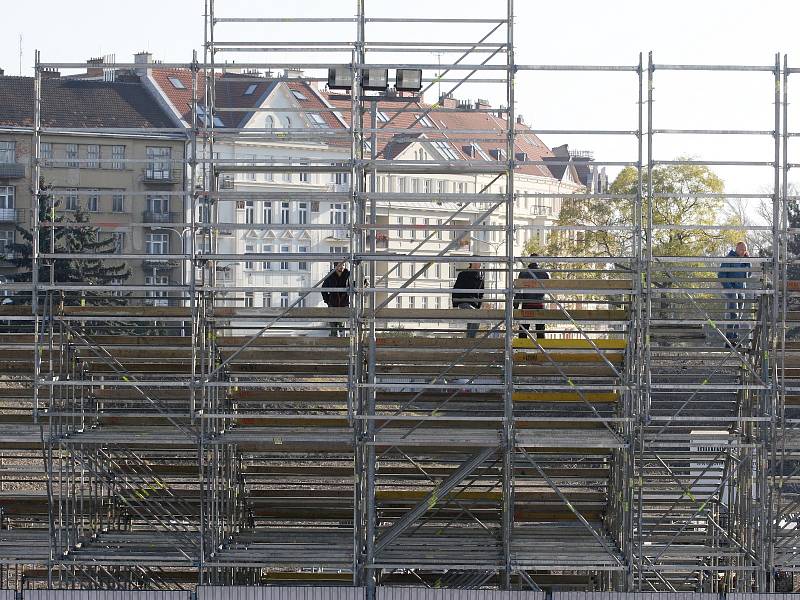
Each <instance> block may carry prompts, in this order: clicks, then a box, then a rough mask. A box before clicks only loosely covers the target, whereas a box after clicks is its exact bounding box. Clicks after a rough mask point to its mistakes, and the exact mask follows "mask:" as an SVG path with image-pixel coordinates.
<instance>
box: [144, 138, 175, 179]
mask: <svg viewBox="0 0 800 600" xmlns="http://www.w3.org/2000/svg"><path fill="white" fill-rule="evenodd" d="M171 158H172V149H171V148H166V147H162V146H148V147H147V161H148V162H147V169H146V170H145V177H146V178H147V179H154V180H168V179H169V178H170V159H171Z"/></svg>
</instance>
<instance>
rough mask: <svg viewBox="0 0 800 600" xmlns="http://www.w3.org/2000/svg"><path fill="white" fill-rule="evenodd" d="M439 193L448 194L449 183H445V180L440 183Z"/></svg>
mask: <svg viewBox="0 0 800 600" xmlns="http://www.w3.org/2000/svg"><path fill="white" fill-rule="evenodd" d="M439 193H440V194H446V193H447V181H445V180H444V179H442V180H441V181H439Z"/></svg>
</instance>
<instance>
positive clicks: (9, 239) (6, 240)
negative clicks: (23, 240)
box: [0, 230, 14, 256]
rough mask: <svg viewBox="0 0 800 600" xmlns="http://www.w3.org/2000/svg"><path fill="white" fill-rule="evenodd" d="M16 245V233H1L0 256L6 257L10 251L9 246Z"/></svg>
mask: <svg viewBox="0 0 800 600" xmlns="http://www.w3.org/2000/svg"><path fill="white" fill-rule="evenodd" d="M13 243H14V232H13V231H12V230H8V231H0V256H6V255H7V254H8V253H9V252H10V250H8V246H10V245H11V244H13Z"/></svg>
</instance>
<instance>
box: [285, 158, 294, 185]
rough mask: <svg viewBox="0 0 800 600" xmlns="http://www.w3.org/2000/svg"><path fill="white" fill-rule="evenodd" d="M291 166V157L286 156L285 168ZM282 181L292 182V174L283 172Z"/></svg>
mask: <svg viewBox="0 0 800 600" xmlns="http://www.w3.org/2000/svg"><path fill="white" fill-rule="evenodd" d="M291 165H292V157H291V156H287V157H286V166H287V167H289V166H291ZM283 180H284V181H291V180H292V174H291V172H289V171H285V172H284V173H283Z"/></svg>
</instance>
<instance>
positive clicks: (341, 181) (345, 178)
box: [333, 171, 350, 185]
mask: <svg viewBox="0 0 800 600" xmlns="http://www.w3.org/2000/svg"><path fill="white" fill-rule="evenodd" d="M333 183H335V184H336V185H347V184H348V183H350V173H348V172H346V171H337V172H336V173H334V174H333Z"/></svg>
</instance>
